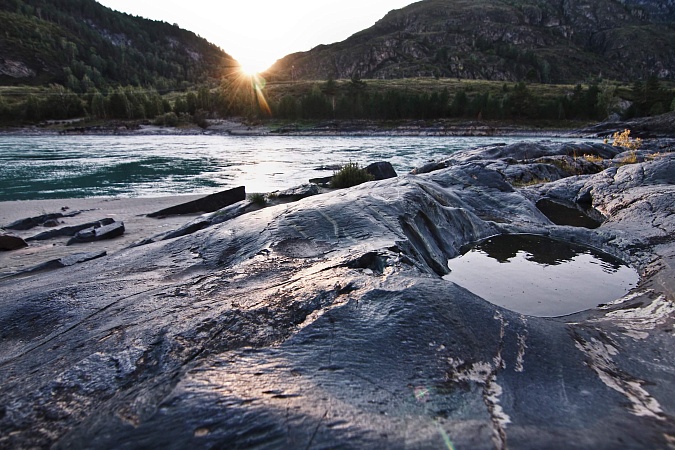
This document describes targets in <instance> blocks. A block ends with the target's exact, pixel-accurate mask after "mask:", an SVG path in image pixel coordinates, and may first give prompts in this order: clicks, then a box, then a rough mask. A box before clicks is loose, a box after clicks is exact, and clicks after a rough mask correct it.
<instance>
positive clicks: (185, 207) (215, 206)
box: [148, 186, 246, 217]
mask: <svg viewBox="0 0 675 450" xmlns="http://www.w3.org/2000/svg"><path fill="white" fill-rule="evenodd" d="M242 200H246V189H245V188H244V186H240V187H236V188H234V189H228V190H227V191H222V192H217V193H215V194H211V195H207V196H206V197H204V198H200V199H198V200H193V201H191V202H186V203H182V204H180V205H176V206H172V207H170V208H165V209H162V210H160V211H157V212H154V213H150V214H148V217H164V216H172V215H179V214H192V213H199V212H204V213H209V212H214V211H217V210H219V209H222V208H224V207H226V206H229V205H232V204H234V203H237V202H240V201H242Z"/></svg>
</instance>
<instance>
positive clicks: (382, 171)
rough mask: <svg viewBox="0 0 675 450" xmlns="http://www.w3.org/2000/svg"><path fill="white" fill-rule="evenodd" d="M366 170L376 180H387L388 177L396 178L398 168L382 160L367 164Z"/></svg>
mask: <svg viewBox="0 0 675 450" xmlns="http://www.w3.org/2000/svg"><path fill="white" fill-rule="evenodd" d="M366 172H368V173H369V174H371V175H372V176H373V177H374V178H375V180H386V179H388V178H396V177H397V175H396V170H394V166H392V165H391V163H390V162H388V161H380V162H375V163H372V164H370V165H368V166H366Z"/></svg>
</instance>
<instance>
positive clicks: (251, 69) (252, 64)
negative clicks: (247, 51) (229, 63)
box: [236, 57, 271, 76]
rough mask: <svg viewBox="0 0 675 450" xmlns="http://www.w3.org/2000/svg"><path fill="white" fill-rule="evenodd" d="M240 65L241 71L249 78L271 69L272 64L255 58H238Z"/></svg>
mask: <svg viewBox="0 0 675 450" xmlns="http://www.w3.org/2000/svg"><path fill="white" fill-rule="evenodd" d="M236 59H237V62H238V63H239V71H240V72H241V73H242V74H244V75H247V76H253V75H257V74H259V73H262V72H264V71H265V70H267V69H268V68H269V67H270V65H271V64H270V63H269V62H267V61H262V60H261V59H257V58H255V57H248V58H236Z"/></svg>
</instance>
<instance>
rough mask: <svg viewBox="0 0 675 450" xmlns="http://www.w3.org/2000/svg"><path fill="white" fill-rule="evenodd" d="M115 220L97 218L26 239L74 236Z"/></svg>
mask: <svg viewBox="0 0 675 450" xmlns="http://www.w3.org/2000/svg"><path fill="white" fill-rule="evenodd" d="M113 222H115V220H113V219H111V218H109V217H106V218H103V219H101V220H97V221H96V222H89V223H84V224H81V225H74V226H70V227H62V228H58V229H56V230H49V231H45V232H42V233H40V234H37V235H35V236H31V237H29V238H27V239H26V241H46V240H47V239H53V238H55V237H60V236H73V235H75V234H76V233H78V232H79V231H82V230H84V229H86V228H97V227H102V226H105V225H110V224H111V223H113Z"/></svg>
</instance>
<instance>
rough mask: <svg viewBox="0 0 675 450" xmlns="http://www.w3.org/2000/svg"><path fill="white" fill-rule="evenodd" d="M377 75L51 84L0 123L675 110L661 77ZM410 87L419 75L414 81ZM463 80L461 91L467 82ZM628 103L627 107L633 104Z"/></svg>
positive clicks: (5, 100)
mask: <svg viewBox="0 0 675 450" xmlns="http://www.w3.org/2000/svg"><path fill="white" fill-rule="evenodd" d="M391 84H392V83H386V82H382V81H380V80H373V81H371V80H361V79H358V78H353V79H351V80H338V81H336V80H332V79H329V80H326V81H323V82H314V83H304V84H302V85H300V86H294V85H281V86H274V85H268V86H265V85H264V82H263V81H262V80H261V79H259V78H250V79H248V78H244V77H239V78H224V79H223V80H222V81H221V83H220V84H219V85H217V86H213V85H208V84H202V85H199V86H198V87H195V88H194V89H186V90H185V91H182V92H170V93H166V94H162V93H160V91H158V90H157V89H154V88H141V87H137V86H136V87H134V86H126V87H116V88H111V89H108V90H98V89H96V88H91V89H89V90H88V91H87V92H86V93H82V92H75V91H73V90H71V89H69V88H67V87H65V86H62V85H59V84H52V85H51V86H49V87H47V88H41V89H36V90H34V91H32V93H29V94H27V95H11V94H12V93H13V92H14V93H16V92H19V93H21V92H22V91H21V90H20V89H19V91H11V90H9V91H7V92H8V93H9V94H10V95H3V94H2V92H3V91H2V90H0V122H1V123H3V124H5V125H20V124H34V123H40V122H44V121H48V120H64V119H72V118H87V119H90V120H146V121H147V120H149V121H154V123H156V124H158V125H165V126H178V125H189V124H197V125H200V126H203V127H206V126H207V125H208V121H207V119H210V118H226V117H241V118H244V119H247V120H261V119H263V120H264V119H280V120H285V121H296V120H310V121H311V120H325V119H338V120H350V119H367V120H376V121H388V120H409V119H423V120H431V119H444V118H450V119H451V118H463V119H474V120H521V121H523V120H524V121H528V120H529V121H531V120H549V121H569V120H575V121H580V120H581V121H600V120H604V119H606V118H607V117H608V116H610V115H612V114H618V115H620V116H621V118H623V119H629V118H633V117H641V116H650V115H658V114H662V113H665V112H668V111H671V110H674V109H675V90H673V89H670V88H668V87H666V86H664V85H663V84H662V82H661V81H659V80H658V78H656V77H650V78H649V79H648V80H647V81H645V82H642V81H636V82H634V83H633V84H632V85H630V86H623V87H622V86H621V85H617V84H615V83H610V82H607V81H600V82H598V83H592V84H589V85H581V84H578V85H576V86H557V87H556V89H548V90H547V91H545V92H546V95H544V94H542V93H541V92H543V91H541V89H539V86H538V85H534V84H526V83H525V82H519V83H511V84H509V83H499V84H496V85H495V83H487V82H485V83H482V84H480V85H478V87H475V86H474V85H473V84H472V83H463V84H460V87H459V88H457V87H455V88H454V89H453V91H452V92H451V90H450V89H448V87H443V88H433V85H434V84H433V83H430V84H428V87H427V88H426V89H418V90H413V89H409V88H404V87H400V86H393V85H391ZM411 84H412V85H414V80H411ZM462 86H464V87H462ZM627 105H629V106H627Z"/></svg>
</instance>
